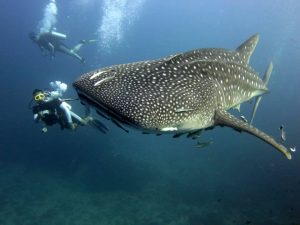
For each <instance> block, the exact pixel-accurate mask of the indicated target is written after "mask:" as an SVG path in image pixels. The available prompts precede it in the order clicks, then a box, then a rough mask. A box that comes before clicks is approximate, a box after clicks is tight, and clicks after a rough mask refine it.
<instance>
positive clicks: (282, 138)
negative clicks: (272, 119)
mask: <svg viewBox="0 0 300 225" xmlns="http://www.w3.org/2000/svg"><path fill="white" fill-rule="evenodd" d="M279 130H280V138H281V140H282V141H286V132H285V130H284V129H283V125H281V126H280V127H279Z"/></svg>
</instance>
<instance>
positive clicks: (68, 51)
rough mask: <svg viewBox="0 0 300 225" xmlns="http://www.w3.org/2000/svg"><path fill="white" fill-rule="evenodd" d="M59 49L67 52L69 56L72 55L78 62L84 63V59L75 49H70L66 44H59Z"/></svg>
mask: <svg viewBox="0 0 300 225" xmlns="http://www.w3.org/2000/svg"><path fill="white" fill-rule="evenodd" d="M59 51H61V52H63V53H65V54H67V55H70V56H73V57H74V58H76V59H78V60H79V61H80V62H82V63H84V62H85V60H84V58H83V57H81V56H80V55H78V54H77V53H76V52H75V51H73V50H72V49H69V48H68V47H67V46H64V45H61V46H59Z"/></svg>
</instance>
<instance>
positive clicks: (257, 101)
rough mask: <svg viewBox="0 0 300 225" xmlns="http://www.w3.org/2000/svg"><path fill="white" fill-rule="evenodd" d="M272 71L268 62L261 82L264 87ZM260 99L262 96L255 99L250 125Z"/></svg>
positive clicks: (271, 65) (271, 66)
mask: <svg viewBox="0 0 300 225" xmlns="http://www.w3.org/2000/svg"><path fill="white" fill-rule="evenodd" d="M272 71H273V63H272V62H270V64H269V66H268V68H267V70H266V72H265V75H264V78H263V82H264V84H265V86H267V85H268V83H269V80H270V77H271V74H272ZM261 98H262V96H258V97H256V100H255V105H254V107H253V110H252V116H251V120H250V124H252V122H253V120H254V117H255V114H256V110H257V108H258V105H259V103H260V100H261Z"/></svg>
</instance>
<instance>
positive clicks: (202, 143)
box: [196, 140, 213, 148]
mask: <svg viewBox="0 0 300 225" xmlns="http://www.w3.org/2000/svg"><path fill="white" fill-rule="evenodd" d="M212 143H213V141H212V140H209V141H206V142H199V141H198V142H197V145H196V147H197V148H205V147H207V146H209V145H210V144H212Z"/></svg>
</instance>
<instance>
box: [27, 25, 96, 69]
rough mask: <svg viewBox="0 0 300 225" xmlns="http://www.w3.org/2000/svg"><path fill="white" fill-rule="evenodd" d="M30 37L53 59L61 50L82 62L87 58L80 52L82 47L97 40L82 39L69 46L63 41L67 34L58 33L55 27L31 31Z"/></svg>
mask: <svg viewBox="0 0 300 225" xmlns="http://www.w3.org/2000/svg"><path fill="white" fill-rule="evenodd" d="M29 38H30V39H31V40H32V41H33V42H34V43H36V44H37V45H38V46H39V48H40V50H41V51H42V52H43V53H45V52H46V51H48V52H49V54H50V57H51V59H53V58H54V56H55V53H56V52H61V53H64V54H67V55H70V56H72V57H74V58H76V59H78V60H79V61H80V62H81V63H85V59H84V58H83V57H82V56H80V55H79V54H78V51H79V50H80V48H81V47H82V46H83V45H85V44H88V43H93V42H96V40H81V41H80V42H79V43H78V44H77V45H75V46H74V47H73V48H69V47H68V46H66V45H65V44H64V43H63V42H62V41H63V40H66V39H67V35H65V34H62V33H58V32H56V31H54V30H53V29H52V30H51V31H49V32H45V33H40V34H36V33H34V32H30V33H29Z"/></svg>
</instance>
